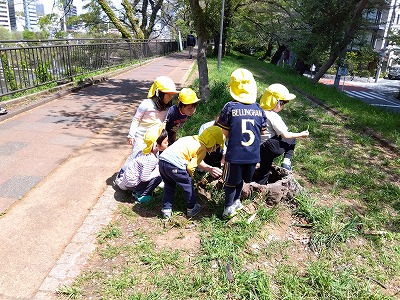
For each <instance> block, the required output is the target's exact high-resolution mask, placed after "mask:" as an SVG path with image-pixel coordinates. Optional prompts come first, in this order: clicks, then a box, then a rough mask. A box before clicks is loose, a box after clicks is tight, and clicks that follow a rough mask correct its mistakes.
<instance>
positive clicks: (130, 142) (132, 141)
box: [128, 138, 135, 146]
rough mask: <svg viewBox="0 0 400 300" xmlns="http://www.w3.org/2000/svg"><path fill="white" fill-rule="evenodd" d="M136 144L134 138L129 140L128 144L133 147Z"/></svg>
mask: <svg viewBox="0 0 400 300" xmlns="http://www.w3.org/2000/svg"><path fill="white" fill-rule="evenodd" d="M134 143H135V139H134V138H128V144H129V145H131V146H133V144H134Z"/></svg>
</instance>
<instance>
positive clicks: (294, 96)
mask: <svg viewBox="0 0 400 300" xmlns="http://www.w3.org/2000/svg"><path fill="white" fill-rule="evenodd" d="M294 98H296V95H295V94H291V93H289V94H288V95H287V96H286V97H285V99H279V100H283V101H290V100H293V99H294Z"/></svg>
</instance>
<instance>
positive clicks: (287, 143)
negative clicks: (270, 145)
mask: <svg viewBox="0 0 400 300" xmlns="http://www.w3.org/2000/svg"><path fill="white" fill-rule="evenodd" d="M295 147H296V139H285V138H282V141H281V148H283V149H284V151H285V152H284V153H285V154H284V156H283V157H284V158H288V159H292V156H293V153H294V148H295Z"/></svg>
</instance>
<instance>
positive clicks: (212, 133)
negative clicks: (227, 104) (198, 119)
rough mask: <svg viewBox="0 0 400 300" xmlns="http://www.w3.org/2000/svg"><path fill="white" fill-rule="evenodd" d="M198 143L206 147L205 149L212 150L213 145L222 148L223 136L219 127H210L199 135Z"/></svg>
mask: <svg viewBox="0 0 400 300" xmlns="http://www.w3.org/2000/svg"><path fill="white" fill-rule="evenodd" d="M199 141H200V143H202V144H203V145H204V146H206V148H212V147H213V146H214V145H215V144H218V145H219V146H220V147H221V148H224V143H225V136H224V134H223V133H222V128H221V127H219V126H210V127H208V128H206V129H205V130H204V131H203V132H202V133H201V134H200V135H199Z"/></svg>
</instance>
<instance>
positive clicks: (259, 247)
mask: <svg viewBox="0 0 400 300" xmlns="http://www.w3.org/2000/svg"><path fill="white" fill-rule="evenodd" d="M208 64H209V79H210V88H211V97H210V99H209V100H208V101H207V102H201V103H200V104H199V106H198V109H197V112H196V113H195V114H194V115H193V116H192V117H191V118H190V119H189V120H188V122H187V123H185V125H184V127H183V128H182V130H180V132H179V136H185V135H193V134H197V131H198V129H199V127H200V125H201V124H203V123H205V122H207V121H210V120H213V119H214V118H215V116H216V115H217V114H218V113H219V111H220V110H221V108H222V107H223V105H224V104H225V103H226V102H227V101H229V100H230V99H231V98H230V95H229V91H228V89H227V83H228V81H229V76H230V74H231V72H232V71H233V70H234V69H236V68H238V67H244V68H247V69H249V70H251V71H252V72H253V74H254V76H255V78H256V80H257V83H258V91H259V96H261V94H262V92H263V90H264V89H265V88H266V87H267V86H268V85H269V84H272V83H276V82H280V83H284V84H286V85H288V87H289V90H292V89H294V87H296V88H298V89H300V90H302V91H304V92H306V93H307V94H309V95H312V96H314V97H316V98H318V99H320V100H321V101H323V102H325V103H326V104H327V105H329V106H331V107H333V108H334V109H336V110H337V111H339V112H340V113H341V114H343V115H345V116H346V117H347V120H348V121H343V119H338V118H336V117H334V116H332V115H330V114H329V113H327V112H326V111H325V110H323V109H322V108H320V107H318V106H316V105H314V104H313V103H312V102H310V101H309V100H307V99H306V98H304V97H303V96H302V95H300V94H299V93H297V92H295V94H296V95H297V98H296V100H294V101H291V103H290V104H289V105H286V106H285V109H284V110H283V111H282V113H281V115H282V117H283V119H284V120H285V121H286V123H287V125H288V127H289V128H290V130H291V131H301V130H305V129H307V128H308V127H309V130H310V137H309V138H308V139H305V140H298V141H297V146H296V151H295V155H294V158H293V165H294V176H295V177H296V179H297V180H298V181H299V182H300V183H301V184H302V185H303V187H304V191H303V192H302V193H300V194H298V195H297V196H296V199H294V202H291V203H281V204H279V205H277V206H274V207H268V206H266V205H258V206H256V208H255V210H254V211H248V210H246V209H245V210H243V211H241V212H240V213H239V215H238V216H237V217H235V218H234V219H233V220H231V221H229V222H227V221H225V220H222V219H221V214H222V209H223V193H222V192H221V190H219V189H218V188H217V187H215V186H209V187H208V191H209V192H210V193H211V195H212V198H211V200H210V201H208V202H207V203H203V204H204V208H205V212H203V213H202V215H201V216H200V217H199V218H198V219H195V220H187V219H186V218H185V217H184V216H183V213H184V211H185V206H184V204H183V196H182V192H181V191H179V192H177V194H176V198H175V203H174V215H173V216H172V218H171V220H170V221H167V222H165V221H162V220H161V219H160V218H159V217H158V216H159V209H160V201H161V197H162V191H161V190H157V191H156V193H155V197H154V198H155V199H154V201H153V202H151V203H149V204H147V205H141V204H135V205H134V206H133V207H132V205H131V204H129V203H125V204H121V208H120V209H119V210H118V212H117V213H116V215H115V221H114V222H113V223H111V225H109V226H107V227H106V228H105V229H104V230H103V231H102V232H101V234H99V237H98V238H99V245H98V251H97V254H96V255H95V257H94V258H93V259H92V260H91V261H90V262H89V263H88V267H87V268H86V270H85V271H84V272H83V274H82V275H81V276H79V277H78V278H77V279H76V280H75V282H74V283H73V284H72V285H70V286H67V287H63V288H60V290H59V295H60V297H69V298H71V299H72V298H73V299H177V300H178V299H179V300H182V299H212V300H214V299H293V300H298V299H315V300H317V299H318V300H319V299H327V300H328V299H329V300H330V299H360V300H361V299H363V300H364V299H373V300H375V299H376V300H378V299H396V297H398V295H399V293H400V284H399V282H400V276H399V274H400V243H399V241H400V217H399V213H400V185H399V175H400V174H399V169H400V168H399V165H400V160H399V157H398V156H396V155H395V154H394V153H391V152H390V151H389V150H387V149H384V148H382V146H381V145H379V144H378V143H377V142H376V141H375V140H374V139H373V138H371V137H370V136H369V135H368V134H366V133H365V130H363V128H365V127H369V128H372V129H373V130H374V131H375V132H376V133H378V134H380V135H381V136H384V137H386V138H388V139H390V140H391V141H393V142H395V143H396V144H397V145H399V128H400V126H399V123H398V122H399V118H398V115H395V114H392V113H389V112H387V111H385V110H380V109H377V108H371V107H369V106H368V105H365V104H363V103H361V102H359V101H356V100H354V99H352V98H348V97H347V96H346V95H345V94H344V93H341V92H339V91H337V90H335V89H334V88H331V87H326V86H323V85H320V84H311V83H310V82H309V80H308V79H307V78H305V77H302V76H299V75H297V74H295V73H294V72H293V71H292V70H290V69H286V68H281V67H277V66H272V65H269V64H266V63H264V62H261V61H257V60H254V59H253V58H251V57H247V56H238V55H227V56H225V57H224V59H223V62H222V66H221V68H220V69H217V61H216V60H215V59H209V60H208ZM197 86H198V83H197V82H195V83H194V84H193V86H192V87H193V88H194V89H196V87H197ZM276 163H278V161H276ZM202 176H203V175H199V174H196V180H200V179H201V177H202ZM253 202H254V201H253V199H246V200H245V201H244V203H245V204H247V206H248V207H250V206H251V204H253ZM138 211H139V212H141V213H142V214H141V215H138V213H137V212H138ZM254 213H255V214H256V217H255V219H254V221H253V222H248V220H249V217H250V216H251V215H252V214H254ZM144 216H146V217H144ZM168 238H169V239H172V241H173V242H172V243H173V244H172V246H169V247H167V246H163V244H162V241H164V240H165V239H168ZM190 239H194V240H198V241H199V242H198V245H197V246H195V247H189V245H191V244H190V243H189V242H188V241H190ZM164 242H165V241H164ZM194 245H196V243H194Z"/></svg>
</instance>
